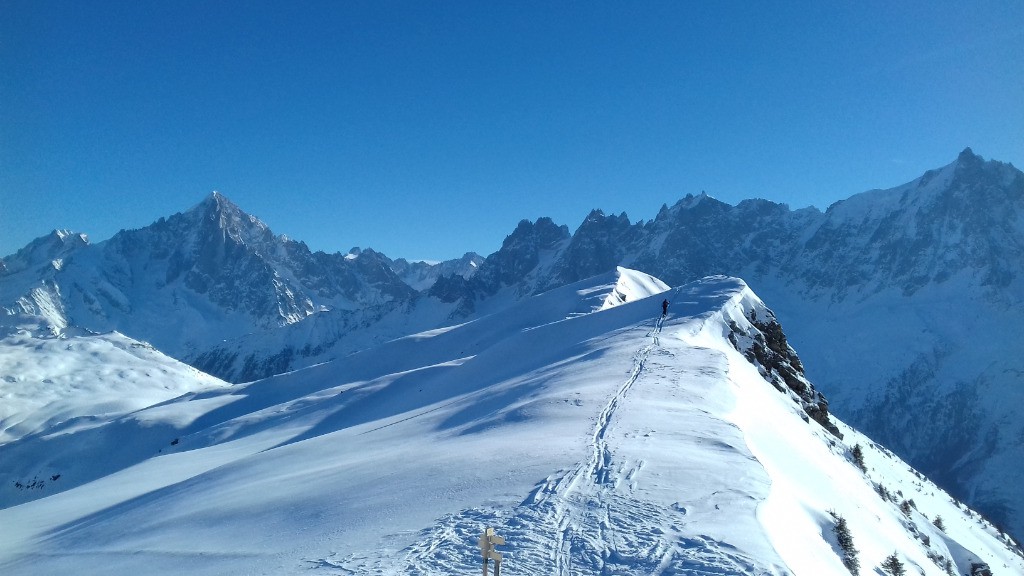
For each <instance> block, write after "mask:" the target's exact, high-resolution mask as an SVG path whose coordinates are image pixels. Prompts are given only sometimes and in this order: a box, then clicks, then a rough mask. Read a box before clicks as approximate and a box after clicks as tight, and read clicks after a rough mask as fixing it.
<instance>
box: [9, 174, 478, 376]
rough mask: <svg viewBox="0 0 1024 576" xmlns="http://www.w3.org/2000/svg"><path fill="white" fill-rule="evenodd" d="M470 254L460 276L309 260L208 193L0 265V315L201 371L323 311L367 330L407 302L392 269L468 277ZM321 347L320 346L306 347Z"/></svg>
mask: <svg viewBox="0 0 1024 576" xmlns="http://www.w3.org/2000/svg"><path fill="white" fill-rule="evenodd" d="M474 256H475V255H472V254H467V255H466V257H464V258H463V260H465V265H463V266H460V264H459V262H458V261H456V262H451V263H441V264H438V265H435V266H433V267H427V268H424V267H423V266H420V267H412V268H410V265H409V264H408V263H404V264H402V263H399V264H397V265H396V263H395V262H393V261H392V260H390V259H389V258H387V257H386V256H384V255H383V254H380V253H378V252H375V251H373V250H371V249H366V250H354V251H352V252H350V253H348V254H340V253H335V254H326V253H323V252H311V251H310V250H309V249H308V248H307V247H306V245H305V244H303V243H302V242H298V241H295V240H291V239H289V238H287V237H283V236H275V235H274V234H273V233H272V232H271V231H270V229H269V228H268V227H267V226H266V224H264V223H263V222H261V221H260V220H259V219H257V218H255V217H254V216H251V215H248V214H246V213H244V212H243V211H241V210H240V209H239V208H238V207H237V206H235V205H234V204H233V203H231V202H230V201H229V200H228V199H227V198H225V197H224V196H223V195H221V194H219V193H217V192H214V193H213V194H211V195H210V196H209V197H207V198H206V199H205V200H203V201H202V202H201V203H200V204H199V205H197V206H195V207H194V208H192V209H191V210H188V211H186V212H184V213H180V214H175V215H174V216H171V217H169V218H166V219H164V218H161V219H160V220H159V221H157V222H155V223H154V224H152V225H151V226H148V227H145V228H142V229H139V230H126V231H121V232H119V233H118V234H116V235H115V236H114V237H113V238H111V239H109V240H106V241H104V242H100V243H98V244H95V245H91V244H89V243H88V240H87V238H86V236H85V235H83V234H73V233H70V232H67V231H57V232H54V233H53V234H51V235H49V236H46V237H43V238H40V239H38V240H36V241H34V242H33V243H31V244H30V245H29V246H27V247H26V248H24V249H22V250H20V251H19V252H18V253H17V254H15V255H13V256H11V257H8V258H5V259H4V260H3V266H2V268H0V303H2V305H3V307H4V308H5V309H6V311H7V313H8V314H14V313H18V314H30V315H36V316H39V317H41V318H42V319H44V320H45V322H46V323H47V324H48V325H50V326H51V327H52V328H53V330H55V331H59V330H61V329H63V328H65V327H67V326H77V327H81V328H85V329H88V330H91V331H95V332H108V331H111V330H117V331H120V332H122V333H124V334H126V335H129V336H131V337H133V338H136V339H139V340H143V341H146V342H149V343H152V344H153V345H154V346H156V347H157V348H159V349H160V350H161V351H164V352H165V353H168V354H170V355H172V356H174V357H176V358H180V359H183V360H186V361H191V362H193V363H197V364H200V365H201V363H198V362H197V360H196V359H197V358H199V357H202V358H209V356H210V354H211V350H212V349H213V348H214V347H215V346H220V345H221V343H222V342H224V341H226V340H227V341H232V340H235V339H238V338H243V337H251V335H252V334H266V333H267V332H272V331H273V330H274V329H277V328H281V327H287V326H290V325H295V324H298V323H301V322H302V321H304V320H307V319H309V318H311V317H313V316H315V315H317V314H320V313H322V312H334V315H333V316H334V317H335V318H343V320H341V321H340V325H341V328H339V330H340V329H342V328H344V323H345V322H346V321H348V319H349V317H350V316H356V317H358V318H359V320H358V321H359V322H363V323H372V322H374V321H375V320H376V319H377V318H378V317H379V316H380V315H381V314H383V311H384V310H386V309H388V308H389V307H390V306H394V305H400V304H407V303H408V302H409V301H410V300H412V299H413V298H414V297H415V296H416V295H417V292H416V290H415V289H414V288H412V287H411V286H410V285H409V284H407V283H406V282H405V281H403V279H402V278H400V277H399V275H398V274H396V272H395V269H396V268H401V267H402V266H404V268H405V269H406V276H407V277H409V276H410V275H419V276H421V277H428V276H429V275H430V274H431V270H432V269H435V268H436V269H437V273H440V272H441V271H447V272H448V273H454V274H458V273H466V274H469V273H470V272H471V271H472V270H473V269H474V268H473V264H474V263H475V262H476V259H475V258H474ZM324 323H328V322H323V323H321V324H324ZM327 332H329V331H327ZM405 333H408V332H405ZM396 335H398V334H393V335H392V336H396ZM290 344H291V345H296V343H295V342H294V341H291V342H290ZM306 344H307V342H302V343H300V344H298V346H299V347H301V348H305V345H306ZM331 344H332V342H330V341H323V340H318V341H316V342H313V343H312V344H309V347H310V348H313V347H320V348H326V347H329V346H330V345H331ZM273 354H278V355H280V354H282V348H281V347H279V348H277V349H276V350H274V351H273V353H272V354H270V355H271V356H272V355H273ZM219 360H220V362H221V364H223V365H227V364H230V363H228V362H226V361H225V360H224V359H223V358H221V359H219ZM282 367H283V368H287V367H288V365H287V364H285V365H282V364H281V363H280V362H278V363H276V364H275V363H272V362H271V363H270V364H269V365H267V366H264V368H265V369H266V370H270V372H266V371H264V372H261V373H259V374H258V375H259V376H264V375H267V374H268V373H274V372H273V369H276V368H282ZM250 372H252V370H250ZM239 373H240V371H236V372H231V371H228V372H226V373H225V374H226V375H229V376H231V375H235V376H237V375H238V374H239Z"/></svg>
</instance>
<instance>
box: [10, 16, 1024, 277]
mask: <svg viewBox="0 0 1024 576" xmlns="http://www.w3.org/2000/svg"><path fill="white" fill-rule="evenodd" d="M965 146H971V147H972V148H973V150H974V151H975V152H976V153H978V154H980V155H982V156H984V157H985V158H994V159H997V160H1002V161H1006V162H1012V163H1014V165H1016V166H1018V167H1022V166H1024V2H1022V1H1020V0H1005V1H1001V2H987V1H983V0H982V1H971V2H964V1H963V0H956V1H952V2H947V1H938V2H933V1H929V2H924V1H921V2H891V1H884V2H872V1H868V2H818V1H812V2H803V3H801V2H778V3H774V2H746V1H744V2H725V1H723V2H717V1H716V2H695V1H694V2H683V1H675V2H608V3H605V2H547V1H545V2H537V3H527V2H501V3H498V2H486V1H485V2H477V1H473V2H423V1H420V0H415V1H410V2H388V1H373V2H355V1H348V0H346V1H340V2H335V1H323V2H262V1H244V2H243V1H232V2H228V1H217V0H214V1H206V0H204V1H197V0H173V1H168V0H160V1H156V2H150V1H129V0H125V1H123V2H100V1H97V2H80V1H77V0H75V1H68V2H49V1H45V0H2V1H0V256H2V255H7V254H11V253H13V252H15V251H16V250H17V249H19V248H21V247H22V246H24V245H25V244H27V243H28V242H29V241H31V240H32V239H33V238H36V237H38V236H42V235H44V234H46V233H48V232H49V231H50V230H52V229H54V228H70V229H73V230H75V231H78V232H85V233H88V234H89V235H90V238H91V240H92V241H93V242H98V241H101V240H105V239H107V238H109V237H110V236H112V235H113V234H114V233H115V232H117V230H119V229H121V228H138V227H142V226H145V225H148V224H150V223H151V222H153V221H155V220H156V219H158V218H159V217H161V216H169V215H171V214H173V213H175V212H180V211H183V210H186V209H188V208H190V207H192V206H193V205H195V204H197V203H198V202H200V201H201V200H202V199H203V198H204V197H205V196H206V195H207V194H209V193H210V192H211V191H212V190H218V191H220V192H221V193H223V194H224V195H226V196H227V197H228V198H230V199H232V200H233V201H234V202H235V203H236V204H238V205H239V206H241V208H242V209H244V210H246V211H247V212H249V213H251V214H253V215H255V216H258V217H259V218H261V219H262V220H264V221H265V222H266V223H267V224H269V225H270V227H271V228H272V229H273V230H274V231H275V232H276V233H278V234H287V235H289V236H291V237H293V238H296V239H300V240H304V241H306V242H307V243H308V244H309V245H310V247H311V248H313V249H319V250H325V251H328V252H333V251H343V252H344V251H347V250H348V249H349V248H351V247H352V246H357V245H358V246H362V247H372V248H375V249H377V250H380V251H383V252H384V253H386V254H388V255H389V256H391V257H393V258H397V257H407V258H427V259H444V258H451V257H456V256H459V255H461V254H462V253H463V252H465V251H469V250H472V251H477V252H480V253H482V254H485V255H486V254H489V253H490V252H493V251H494V250H497V249H498V248H499V247H500V245H501V241H502V239H503V238H504V237H505V235H507V234H508V233H510V232H511V231H512V229H513V228H514V227H515V224H516V223H517V222H518V221H519V220H520V219H522V218H530V219H533V218H536V217H539V216H551V217H553V218H554V219H555V221H556V222H558V223H561V224H567V225H568V226H569V228H570V229H572V230H575V228H576V227H577V226H578V225H579V223H580V222H581V221H582V219H583V218H584V217H585V215H586V214H587V213H588V212H589V211H590V210H591V209H592V208H601V209H603V210H604V211H605V212H608V213H611V212H614V213H618V212H622V211H625V212H626V213H628V214H629V216H630V217H631V218H632V219H633V220H634V221H636V220H638V219H650V218H653V217H654V215H655V214H656V213H657V210H658V208H659V207H660V206H661V205H662V204H672V203H674V202H675V201H676V200H678V199H679V198H681V197H683V196H685V195H686V194H687V193H695V194H696V193H700V192H701V191H702V190H705V191H707V193H708V194H710V195H712V196H715V197H716V198H719V199H721V200H723V201H726V202H729V203H736V202H738V201H740V200H742V199H744V198H751V197H761V198H768V199H771V200H775V201H779V202H786V203H788V204H790V205H791V206H792V207H794V208H797V207H803V206H808V205H815V206H818V207H820V208H822V209H824V208H825V207H827V206H828V205H829V204H830V203H832V202H834V201H836V200H839V199H842V198H845V197H848V196H850V195H852V194H855V193H858V192H862V191H865V190H868V189H871V188H887V187H891V186H895V185H898V184H901V183H904V182H906V181H909V180H911V179H913V178H915V177H917V176H918V175H920V174H921V173H922V172H923V171H925V170H928V169H931V168H937V167H939V166H942V165H945V164H947V163H949V162H951V161H953V160H954V159H955V158H956V155H957V154H958V153H959V152H960V151H961V150H962V149H963V148H964V147H965Z"/></svg>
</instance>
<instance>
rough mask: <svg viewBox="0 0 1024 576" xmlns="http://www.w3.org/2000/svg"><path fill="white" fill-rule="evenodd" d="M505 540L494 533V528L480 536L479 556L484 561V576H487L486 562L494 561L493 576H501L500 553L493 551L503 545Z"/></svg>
mask: <svg viewBox="0 0 1024 576" xmlns="http://www.w3.org/2000/svg"><path fill="white" fill-rule="evenodd" d="M504 543H505V538H503V537H501V536H498V535H497V534H495V533H494V528H488V529H486V530H484V533H483V534H481V535H480V555H481V556H483V559H484V576H487V561H488V560H494V576H501V552H498V551H497V550H495V549H494V547H495V546H496V545H500V544H504Z"/></svg>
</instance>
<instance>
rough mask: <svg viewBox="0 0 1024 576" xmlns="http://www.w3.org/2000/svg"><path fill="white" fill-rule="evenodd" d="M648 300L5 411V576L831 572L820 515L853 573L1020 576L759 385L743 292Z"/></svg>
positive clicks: (637, 289)
mask: <svg viewBox="0 0 1024 576" xmlns="http://www.w3.org/2000/svg"><path fill="white" fill-rule="evenodd" d="M664 288H665V286H664V285H663V284H661V283H660V282H658V281H657V280H656V279H653V278H651V277H649V276H646V275H642V274H640V273H637V272H633V271H630V270H626V269H621V268H620V269H619V270H618V272H617V273H616V274H610V275H606V276H603V277H598V278H595V279H592V280H588V281H584V282H580V283H577V284H573V285H570V286H566V287H563V288H559V289H556V290H553V291H551V292H548V293H545V294H542V295H539V296H536V297H533V298H529V299H526V300H524V301H522V302H521V303H519V304H517V305H515V306H513V307H512V308H510V309H507V310H505V311H502V312H499V313H496V314H493V315H490V316H486V317H483V318H480V319H478V320H475V321H473V322H469V323H466V324H462V325H459V326H456V327H452V328H449V329H442V330H435V331H431V332H426V333H422V334H418V335H414V336H409V337H406V338H401V339H398V340H394V341H391V342H388V343H386V344H384V345H381V346H378V347H375V348H373V349H370V350H367V351H364V352H361V353H358V354H354V355H351V356H349V357H347V358H344V359H342V360H338V361H335V362H330V363H326V364H321V365H318V366H314V367H310V368H307V369H303V370H300V371H296V372H292V373H288V374H284V375H281V376H277V377H274V378H270V379H266V380H261V381H257V382H252V383H249V384H243V385H236V386H230V387H224V386H217V385H214V384H216V383H209V382H206V383H203V384H202V385H201V386H200V385H199V384H197V385H196V388H195V389H194V390H193V391H191V392H188V393H186V394H184V395H182V396H180V397H177V398H174V399H172V400H168V401H164V402H161V403H157V404H155V405H152V406H149V407H147V408H144V409H139V410H135V411H131V412H128V413H122V414H120V415H115V416H102V415H96V414H82V415H80V416H79V417H78V418H70V419H68V420H61V419H60V418H48V417H47V415H46V407H45V406H35V407H34V408H33V409H31V410H30V409H28V408H26V409H24V410H22V411H21V412H24V413H28V412H31V413H32V414H33V416H32V418H31V420H32V421H33V422H36V423H41V424H38V425H35V426H34V427H33V429H32V431H31V432H29V433H26V434H24V435H21V436H19V437H18V438H16V439H13V440H9V441H7V442H6V443H5V444H3V445H0V573H3V574H72V573H73V574H99V573H103V574H158V573H188V574H307V573H312V574H370V575H384V574H441V575H444V574H469V573H473V572H474V571H479V570H480V556H479V551H478V549H477V547H476V543H477V538H478V535H479V534H480V533H481V532H482V531H483V529H484V528H485V527H493V528H495V530H496V531H497V533H498V534H500V535H502V536H504V538H505V540H506V542H507V544H505V545H503V546H499V550H500V551H501V552H502V553H503V554H504V561H503V563H502V572H503V573H504V574H506V575H507V574H554V575H562V576H567V575H569V574H573V575H586V574H623V575H631V574H664V575H670V574H686V575H690V574H751V575H754V574H757V575H761V574H777V575H781V574H797V575H809V576H810V575H828V574H838V575H845V574H849V572H848V571H847V569H846V568H845V567H844V566H843V564H842V561H841V558H840V555H839V551H838V550H839V548H838V545H837V543H836V538H835V536H834V534H833V531H832V526H833V524H834V520H833V516H832V515H831V514H830V513H829V512H830V511H831V512H834V513H835V514H838V515H841V516H843V517H844V518H845V519H846V520H847V522H848V524H849V527H850V531H851V534H852V536H853V538H854V541H855V544H856V547H857V549H858V550H859V559H860V562H861V566H862V571H863V573H874V572H873V571H874V569H875V567H876V566H878V565H879V564H880V563H881V562H882V560H883V559H884V558H885V557H886V556H888V555H889V554H891V553H893V552H894V551H895V552H897V553H898V555H899V557H900V559H901V560H902V561H903V562H904V564H905V565H906V566H907V568H908V569H909V570H910V571H911V572H910V573H918V572H920V573H922V574H928V575H932V574H934V575H940V574H941V575H944V574H946V573H947V572H946V571H945V569H943V568H940V567H939V565H938V564H937V563H936V561H933V560H932V559H930V558H929V554H932V555H933V556H934V557H935V558H939V559H949V560H950V561H951V562H952V563H954V564H953V566H954V569H956V570H957V571H958V572H959V573H964V572H966V571H969V570H970V563H971V562H977V561H984V562H986V563H987V564H989V565H990V566H991V568H992V569H993V571H994V573H995V574H1024V560H1022V559H1021V558H1020V557H1019V556H1017V555H1015V554H1014V553H1013V552H1012V550H1011V549H1010V547H1009V546H1007V545H1005V544H1004V541H1003V540H1001V538H1002V537H1000V536H999V535H997V534H996V533H995V531H994V530H993V529H992V528H991V526H989V525H988V524H987V523H986V522H984V521H983V520H981V519H979V518H978V517H977V516H976V515H974V514H973V513H971V512H970V511H968V510H966V509H965V508H961V507H960V506H959V505H957V504H956V503H953V502H951V500H950V499H949V497H948V496H947V495H946V494H944V493H943V492H942V491H940V490H939V489H938V488H936V487H935V486H934V485H933V484H931V483H930V482H929V481H927V480H925V479H923V478H920V477H918V475H916V473H914V472H913V471H912V470H910V469H909V468H908V467H907V466H906V465H905V464H903V463H902V462H901V461H899V460H898V459H896V458H895V457H893V456H892V455H891V454H889V453H888V452H887V451H885V450H884V449H882V448H881V447H878V446H875V445H874V444H873V443H872V442H871V441H870V440H869V439H867V438H865V437H863V436H861V435H860V434H858V433H857V432H856V431H853V430H851V429H849V428H848V427H846V426H844V425H842V424H841V423H840V424H839V427H840V429H841V430H842V431H843V433H844V435H845V439H844V440H842V441H840V440H838V439H836V438H835V437H833V436H832V435H830V434H829V433H828V432H826V431H824V430H823V429H821V428H820V427H819V426H818V425H817V424H816V423H814V422H813V421H810V422H808V421H807V419H806V417H805V415H804V413H803V411H802V410H801V408H800V407H799V405H798V404H797V403H795V402H794V400H793V398H792V397H791V396H790V395H787V394H784V393H780V392H778V391H777V390H776V389H775V388H774V387H773V386H772V385H770V384H769V383H768V382H767V381H766V380H765V379H764V377H763V376H762V374H761V373H760V372H759V370H758V368H757V367H755V366H754V365H753V364H751V363H750V362H749V361H748V360H747V359H746V358H745V357H744V355H743V354H742V353H741V352H740V351H738V350H737V349H736V348H735V347H734V346H733V344H732V343H731V342H730V340H729V339H728V335H729V334H730V333H733V334H735V333H736V332H735V328H738V329H739V330H740V331H741V332H743V333H747V334H752V333H753V332H752V331H753V330H754V328H753V327H752V325H751V322H750V318H751V316H752V315H753V316H761V317H763V315H764V314H766V313H767V310H766V308H765V307H764V305H763V304H762V303H761V302H760V300H759V299H758V298H757V297H756V296H755V295H754V294H753V292H751V291H750V290H749V289H748V288H747V287H746V285H745V284H744V283H743V282H742V281H740V280H738V279H734V278H725V277H713V278H707V279H705V280H703V281H700V282H696V283H693V284H689V285H686V286H682V287H679V288H675V289H671V290H668V291H666V292H661V291H662V290H664ZM663 298H667V299H668V300H670V301H671V306H670V308H669V314H668V315H667V316H666V317H662V316H661V313H660V312H661V306H660V303H661V300H662V299H663ZM730 322H732V323H733V326H732V327H731V326H730ZM740 340H742V338H740ZM81 349H82V347H81V346H78V347H73V349H70V350H61V351H59V354H58V351H56V350H54V351H52V352H48V353H47V354H46V356H45V359H44V360H41V362H47V361H51V360H56V358H57V357H58V356H60V355H67V354H75V353H76V351H78V350H81ZM3 354H5V355H10V354H14V352H9V351H5V352H3ZM79 361H80V362H86V361H87V360H85V359H82V358H79ZM97 362H99V360H97ZM10 384H12V383H11V382H6V383H5V384H4V389H3V390H4V401H5V402H20V401H21V400H19V398H20V397H18V396H17V395H12V394H11V392H10V386H9V385H10ZM83 402H85V404H83V405H84V406H88V404H87V401H85V400H83ZM83 409H84V410H88V409H89V408H83ZM9 410H10V409H9ZM11 411H12V412H13V411H14V410H11ZM83 419H84V420H87V421H88V422H89V425H88V426H82V422H83ZM854 444H860V445H861V446H862V447H863V448H864V452H865V459H866V461H867V465H868V472H867V473H866V474H865V473H863V472H861V471H860V470H859V469H858V468H856V467H855V466H854V465H853V464H851V462H850V447H852V446H853V445H854ZM33 479H37V480H38V479H44V480H45V483H44V486H42V487H32V488H29V487H28V486H29V484H30V483H31V482H32V481H33ZM873 482H882V483H884V484H885V485H886V486H887V488H888V490H889V491H891V492H892V493H894V494H895V493H896V492H897V491H899V492H900V494H901V498H902V497H906V498H912V499H913V500H914V505H915V508H914V509H912V510H911V512H910V513H909V514H904V513H903V512H901V511H900V509H899V507H898V504H897V503H896V502H894V501H891V500H887V499H882V498H880V497H879V496H878V494H877V493H876V490H875V487H874V486H873ZM19 486H20V487H19ZM936 516H941V517H942V519H943V521H944V523H945V531H941V530H939V529H937V528H935V527H934V525H933V524H932V520H933V519H934V518H935V517H936ZM926 540H927V544H926V543H925V541H926Z"/></svg>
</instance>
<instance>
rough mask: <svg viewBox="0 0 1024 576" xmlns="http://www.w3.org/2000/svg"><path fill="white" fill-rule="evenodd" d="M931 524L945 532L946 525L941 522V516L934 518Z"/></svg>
mask: <svg viewBox="0 0 1024 576" xmlns="http://www.w3.org/2000/svg"><path fill="white" fill-rule="evenodd" d="M932 524H934V525H935V527H936V528H938V529H939V530H942V531H943V532H945V531H946V523H945V522H943V521H942V516H936V517H935V520H933V521H932Z"/></svg>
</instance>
